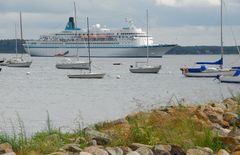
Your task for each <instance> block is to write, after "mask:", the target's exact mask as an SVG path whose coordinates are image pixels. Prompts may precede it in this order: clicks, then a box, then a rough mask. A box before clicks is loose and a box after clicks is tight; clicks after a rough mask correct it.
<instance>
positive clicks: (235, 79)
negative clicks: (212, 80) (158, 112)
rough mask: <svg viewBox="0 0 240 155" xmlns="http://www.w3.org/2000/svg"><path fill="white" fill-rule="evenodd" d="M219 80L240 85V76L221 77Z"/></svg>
mask: <svg viewBox="0 0 240 155" xmlns="http://www.w3.org/2000/svg"><path fill="white" fill-rule="evenodd" d="M219 80H220V81H221V82H224V83H240V76H220V77H219Z"/></svg>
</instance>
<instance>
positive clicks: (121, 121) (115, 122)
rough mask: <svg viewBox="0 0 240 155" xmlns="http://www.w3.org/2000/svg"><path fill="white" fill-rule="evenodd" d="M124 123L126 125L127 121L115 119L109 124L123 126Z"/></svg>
mask: <svg viewBox="0 0 240 155" xmlns="http://www.w3.org/2000/svg"><path fill="white" fill-rule="evenodd" d="M124 123H127V120H126V119H125V118H121V119H117V120H115V121H112V122H111V124H113V125H117V124H124Z"/></svg>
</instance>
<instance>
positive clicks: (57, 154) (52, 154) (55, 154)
mask: <svg viewBox="0 0 240 155" xmlns="http://www.w3.org/2000/svg"><path fill="white" fill-rule="evenodd" d="M48 155H69V154H68V153H67V152H53V153H50V154H48Z"/></svg>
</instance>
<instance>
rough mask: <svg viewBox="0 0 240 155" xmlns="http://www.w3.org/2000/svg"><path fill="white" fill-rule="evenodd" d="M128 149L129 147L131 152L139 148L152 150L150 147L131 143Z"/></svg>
mask: <svg viewBox="0 0 240 155" xmlns="http://www.w3.org/2000/svg"><path fill="white" fill-rule="evenodd" d="M129 147H130V148H131V149H132V150H133V151H135V150H137V149H138V148H140V147H146V148H149V149H152V148H153V147H152V146H151V145H145V144H140V143H132V144H131V145H130V146H129Z"/></svg>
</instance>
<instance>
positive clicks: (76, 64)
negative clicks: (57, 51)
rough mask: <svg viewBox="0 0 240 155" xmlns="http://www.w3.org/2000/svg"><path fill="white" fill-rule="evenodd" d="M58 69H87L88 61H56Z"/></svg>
mask: <svg viewBox="0 0 240 155" xmlns="http://www.w3.org/2000/svg"><path fill="white" fill-rule="evenodd" d="M56 68H58V69H89V63H88V62H73V63H57V64H56Z"/></svg>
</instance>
